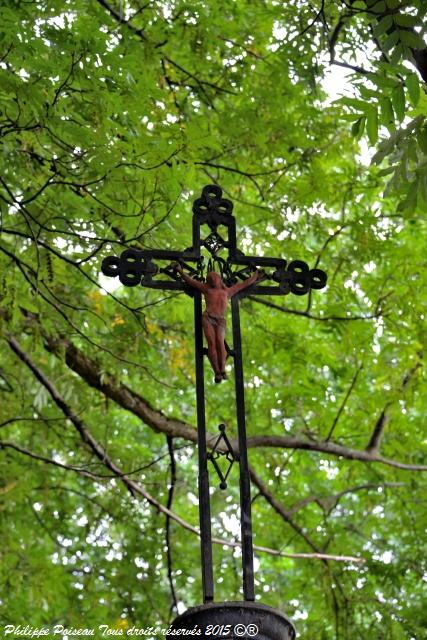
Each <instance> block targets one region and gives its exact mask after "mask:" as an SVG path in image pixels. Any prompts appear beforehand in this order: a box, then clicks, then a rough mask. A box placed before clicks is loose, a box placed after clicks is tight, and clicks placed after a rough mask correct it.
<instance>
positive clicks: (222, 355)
mask: <svg viewBox="0 0 427 640" xmlns="http://www.w3.org/2000/svg"><path fill="white" fill-rule="evenodd" d="M224 338H225V329H224V327H216V331H215V340H216V352H217V354H218V368H219V370H220V373H221V375H222V378H223V379H226V377H227V376H226V374H225V362H226V360H227V349H226V348H225V342H224Z"/></svg>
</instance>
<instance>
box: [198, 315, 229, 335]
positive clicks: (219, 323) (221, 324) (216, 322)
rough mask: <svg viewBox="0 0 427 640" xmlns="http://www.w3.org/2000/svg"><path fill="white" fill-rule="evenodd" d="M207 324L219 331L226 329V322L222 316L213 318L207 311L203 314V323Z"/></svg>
mask: <svg viewBox="0 0 427 640" xmlns="http://www.w3.org/2000/svg"><path fill="white" fill-rule="evenodd" d="M205 322H208V323H209V324H210V325H211V326H212V327H215V328H216V327H218V328H220V329H224V331H225V327H226V321H225V318H224V317H223V316H214V315H212V314H211V313H208V312H207V311H204V312H203V323H205Z"/></svg>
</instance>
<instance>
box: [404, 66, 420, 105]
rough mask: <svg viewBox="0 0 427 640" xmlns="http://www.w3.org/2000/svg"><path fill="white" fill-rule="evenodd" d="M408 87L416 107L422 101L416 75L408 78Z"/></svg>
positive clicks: (411, 99)
mask: <svg viewBox="0 0 427 640" xmlns="http://www.w3.org/2000/svg"><path fill="white" fill-rule="evenodd" d="M406 86H407V89H408V95H409V99H410V101H411V103H412V106H414V107H416V106H417V104H418V101H419V99H420V83H419V81H418V75H417V74H416V73H410V74H409V75H408V76H406Z"/></svg>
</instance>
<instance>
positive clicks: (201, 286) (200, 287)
mask: <svg viewBox="0 0 427 640" xmlns="http://www.w3.org/2000/svg"><path fill="white" fill-rule="evenodd" d="M175 270H176V271H178V273H179V275H180V276H181V278H182V279H183V280H184V281H185V282H186V283H187V284H189V285H190V287H193V289H197V290H198V291H201V292H202V293H206V288H207V287H206V285H205V284H203V282H199V281H198V280H194V278H191V277H190V276H189V275H187V274H186V273H185V272H184V270H183V268H182V267H181V265H180V264H179V263H178V264H176V265H175Z"/></svg>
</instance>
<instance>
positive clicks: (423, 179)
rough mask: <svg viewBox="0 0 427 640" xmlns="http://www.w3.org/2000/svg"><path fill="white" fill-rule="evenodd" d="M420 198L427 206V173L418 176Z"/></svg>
mask: <svg viewBox="0 0 427 640" xmlns="http://www.w3.org/2000/svg"><path fill="white" fill-rule="evenodd" d="M418 196H419V197H420V198H421V201H422V203H423V204H424V205H427V172H425V171H424V172H423V173H422V174H421V175H419V176H418Z"/></svg>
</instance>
